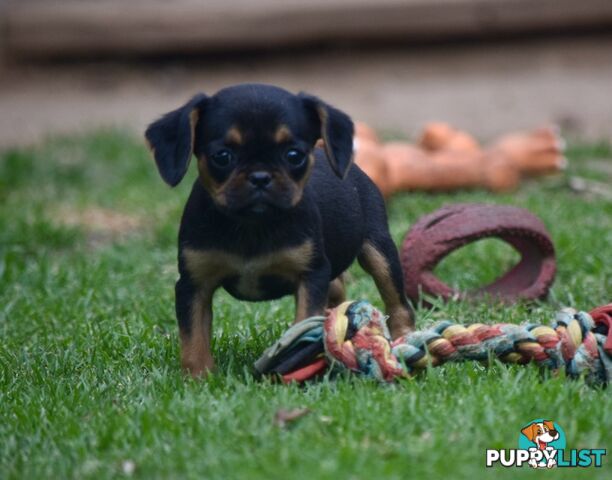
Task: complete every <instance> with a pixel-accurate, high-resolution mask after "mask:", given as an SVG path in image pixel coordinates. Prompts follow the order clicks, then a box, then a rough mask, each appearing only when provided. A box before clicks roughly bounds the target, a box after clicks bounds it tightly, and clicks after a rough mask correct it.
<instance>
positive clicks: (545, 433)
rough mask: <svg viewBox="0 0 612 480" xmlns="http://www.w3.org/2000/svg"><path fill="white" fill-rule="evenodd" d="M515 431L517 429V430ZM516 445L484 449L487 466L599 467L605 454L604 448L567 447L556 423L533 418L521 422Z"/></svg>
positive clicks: (561, 430)
mask: <svg viewBox="0 0 612 480" xmlns="http://www.w3.org/2000/svg"><path fill="white" fill-rule="evenodd" d="M517 430H518V429H517ZM518 437H519V438H518V448H502V449H495V448H488V449H487V450H486V452H485V453H486V461H485V465H486V466H487V467H493V466H494V465H501V466H502V467H506V468H509V467H522V466H524V465H529V466H530V467H531V468H571V467H581V468H586V467H595V468H600V467H601V466H602V464H603V459H604V457H605V456H606V453H607V451H606V449H605V448H580V449H578V448H570V449H568V448H567V442H566V440H565V432H564V431H563V428H561V426H560V425H559V424H558V423H557V422H553V421H551V420H546V419H544V418H536V419H535V420H532V421H531V422H529V423H527V424H525V425H523V427H522V428H521V429H520V433H519V435H518Z"/></svg>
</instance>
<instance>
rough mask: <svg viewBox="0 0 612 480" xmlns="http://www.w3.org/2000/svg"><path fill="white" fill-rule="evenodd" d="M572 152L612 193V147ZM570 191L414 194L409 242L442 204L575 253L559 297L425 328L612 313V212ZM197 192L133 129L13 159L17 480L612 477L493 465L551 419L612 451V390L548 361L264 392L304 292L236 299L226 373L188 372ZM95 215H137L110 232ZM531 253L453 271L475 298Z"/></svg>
mask: <svg viewBox="0 0 612 480" xmlns="http://www.w3.org/2000/svg"><path fill="white" fill-rule="evenodd" d="M569 157H570V161H571V167H570V171H569V174H572V175H573V174H579V175H581V176H584V177H587V178H596V179H599V180H600V181H604V182H607V183H608V184H610V185H612V178H611V177H610V176H607V177H605V174H604V173H601V169H599V170H597V171H594V170H591V159H594V158H598V159H607V160H605V161H607V162H611V161H612V160H610V159H611V158H612V150H611V149H610V147H609V146H607V145H590V146H589V145H575V146H573V147H572V148H571V150H570V152H569ZM192 170H193V169H192ZM608 171H609V170H608ZM565 178H566V177H553V178H548V179H543V180H541V181H533V182H527V183H525V184H524V185H523V186H522V187H521V189H520V190H519V191H517V192H515V193H512V194H507V195H498V196H493V195H490V194H487V193H484V192H463V193H459V194H454V195H427V194H409V195H402V196H398V197H397V198H395V199H394V200H393V201H392V202H391V203H390V205H389V210H390V219H391V229H392V233H393V236H394V238H395V239H396V241H397V242H400V241H401V239H402V237H403V235H404V234H405V232H406V231H407V229H408V227H409V225H410V224H411V223H413V222H414V221H415V220H416V219H417V218H418V217H419V216H421V215H423V214H425V213H427V212H431V211H433V210H434V209H436V208H438V207H439V206H441V205H443V204H446V203H450V202H460V201H461V202H463V201H469V202H482V201H485V202H491V203H511V204H514V205H518V206H522V207H526V208H528V209H530V210H532V211H533V212H535V213H536V214H537V215H539V216H540V217H541V218H542V219H543V220H544V222H545V223H546V225H547V226H548V228H549V229H550V231H551V233H552V236H553V238H554V241H555V244H556V246H557V254H558V266H559V273H558V278H557V281H556V283H555V286H554V288H553V290H552V292H551V295H550V298H549V300H548V302H545V303H540V304H537V305H532V306H528V305H515V306H511V307H503V308H502V307H490V306H487V305H485V304H474V305H469V304H465V303H461V302H455V303H450V304H447V305H442V304H440V305H437V306H436V308H434V309H433V310H429V311H428V310H425V309H422V308H420V309H419V311H418V315H419V320H418V324H419V326H424V325H427V324H428V323H430V322H432V321H434V320H437V319H440V318H445V317H446V318H453V319H457V320H460V321H465V322H472V321H485V322H499V321H509V322H517V323H518V322H522V321H525V320H527V319H529V320H533V321H547V320H549V319H550V318H551V315H552V314H553V312H554V311H555V309H557V308H558V307H559V306H563V305H574V306H576V307H578V308H583V309H589V308H591V307H593V306H596V305H600V304H602V303H607V302H610V301H611V300H612V296H611V295H612V261H611V259H612V202H611V201H610V200H606V199H604V198H601V197H596V196H593V197H591V196H579V195H577V194H574V193H572V192H571V191H570V190H569V189H568V187H567V181H566V179H565ZM192 179H193V172H192V173H191V177H190V179H188V180H187V181H185V182H184V184H183V185H181V186H180V187H179V188H178V189H176V190H174V191H172V190H170V189H168V188H166V187H165V186H164V185H163V184H162V182H161V180H160V179H159V178H158V177H157V173H156V171H155V169H154V166H153V164H152V162H151V160H150V159H149V158H148V154H147V152H146V149H145V148H144V147H143V145H142V143H141V142H140V140H139V139H137V138H132V137H129V136H126V135H122V134H119V133H117V132H100V133H98V134H94V135H89V136H85V137H78V138H61V139H51V140H49V141H47V142H46V143H44V144H42V145H40V146H38V147H36V148H33V149H23V150H12V151H6V152H4V153H2V154H1V156H0V339H1V341H0V478H2V479H11V478H96V479H98V478H111V477H121V476H124V475H128V474H129V472H128V473H126V472H125V471H124V465H125V462H133V464H134V466H135V470H134V471H133V473H132V475H133V476H134V477H138V478H183V477H186V478H198V479H200V478H224V479H225V478H249V479H250V478H266V479H267V478H279V479H281V478H282V479H285V478H310V479H312V478H329V479H341V478H363V479H373V478H397V479H400V478H401V479H403V478H496V479H499V478H516V477H518V476H527V477H530V478H531V477H533V478H535V477H537V478H544V477H547V478H552V477H551V475H554V476H555V478H557V477H563V478H575V477H578V478H582V477H589V478H611V472H612V469H611V468H610V464H611V459H610V457H609V456H608V457H606V458H605V460H604V467H603V468H601V469H597V470H596V469H586V470H577V469H563V470H562V469H558V470H556V471H554V472H549V473H545V472H539V471H537V472H534V471H531V470H530V469H527V468H524V469H522V470H516V469H502V468H494V469H486V468H485V467H484V458H485V457H484V455H485V449H487V448H516V447H517V442H518V434H519V429H520V427H521V426H522V425H523V424H525V423H526V422H528V421H530V420H532V419H534V418H537V417H546V418H551V419H553V420H555V421H556V422H558V423H559V424H560V425H561V426H562V427H563V428H564V429H565V431H566V434H567V438H568V446H569V447H570V448H596V447H603V448H608V449H610V447H611V446H612V443H611V439H612V433H611V432H612V399H611V396H610V393H609V390H608V391H606V390H597V389H593V388H590V387H588V386H586V385H585V384H584V383H583V382H582V381H568V380H565V379H563V378H555V379H549V380H545V381H544V380H542V376H541V375H540V374H539V372H538V371H537V369H536V368H534V367H506V366H502V365H494V366H492V367H491V368H488V369H482V368H481V367H478V366H477V365H474V364H463V365H448V366H445V367H442V368H437V369H434V370H432V371H430V372H427V373H426V374H425V375H424V376H423V377H421V378H417V379H414V380H411V381H405V382H402V383H399V384H396V385H392V386H381V385H378V384H375V383H372V382H370V381H367V380H363V379H358V378H340V379H338V380H336V381H333V382H321V383H317V384H313V385H309V386H306V387H298V386H282V385H275V384H272V383H270V382H267V381H258V380H256V379H255V378H254V377H253V376H252V375H251V373H250V366H251V365H252V363H253V362H254V360H255V359H256V358H257V357H258V356H259V354H260V353H261V352H262V351H263V349H264V348H265V347H266V346H268V345H269V344H271V343H272V342H273V341H274V340H275V339H276V338H277V337H278V336H279V335H280V334H281V333H282V332H283V330H284V329H285V328H286V327H287V325H288V324H289V321H290V319H291V318H292V314H293V313H292V312H293V302H292V300H290V299H284V300H281V301H277V302H270V303H262V304H249V303H240V302H238V301H235V300H233V299H231V298H230V297H229V296H227V295H225V294H222V293H220V294H218V296H217V297H216V299H215V330H214V332H215V337H214V352H215V356H216V358H217V361H218V365H219V372H218V374H216V375H215V376H214V377H211V378H210V379H209V380H207V381H203V382H196V381H192V380H190V379H185V378H184V377H183V375H182V374H181V372H180V370H179V367H178V355H179V352H178V340H177V329H176V326H175V320H174V313H173V312H174V307H173V283H174V280H175V278H176V266H175V258H176V247H175V237H176V232H177V228H178V224H179V216H180V213H181V209H182V206H183V204H184V202H185V199H186V196H187V194H188V190H189V184H190V181H191V180H192ZM92 211H94V212H98V213H100V212H102V215H105V216H108V217H110V218H111V219H113V218H114V217H113V216H116V215H117V214H121V216H120V219H123V220H122V221H120V222H119V225H118V226H117V227H114V228H111V229H109V228H108V227H105V226H104V224H100V222H97V221H95V218H94V220H91V218H92V216H91V212H92ZM94 217H95V215H94ZM75 219H76V220H75ZM126 219H127V220H126ZM122 222H123V223H122ZM515 258H516V254H515V253H514V252H513V251H512V250H511V249H510V248H508V247H507V246H505V245H501V246H500V244H499V243H496V242H495V241H494V240H489V241H485V242H479V243H478V244H475V245H474V246H470V247H468V248H466V249H464V250H461V251H459V252H457V253H455V254H454V255H453V256H452V257H451V258H449V259H447V260H446V261H445V262H444V263H443V264H442V265H441V266H440V268H439V273H440V275H441V276H442V277H443V278H444V279H445V280H446V281H448V282H449V283H451V284H455V285H461V286H466V287H473V286H475V285H477V284H478V283H479V282H482V281H485V280H487V279H491V278H493V277H494V276H495V274H496V273H499V272H500V271H501V269H503V268H504V267H506V266H508V265H509V264H510V263H511V262H512V261H513V259H515ZM351 277H352V278H351V282H350V284H349V289H348V290H349V295H350V297H352V298H367V299H370V300H371V301H373V302H374V303H375V304H377V305H378V306H380V299H379V297H378V294H377V293H376V290H375V288H374V286H373V283H372V281H371V280H370V279H369V278H368V277H367V276H366V275H364V274H363V273H362V272H361V271H360V270H359V269H358V268H357V267H353V269H352V270H351ZM300 406H306V407H309V408H310V409H311V410H312V413H311V414H309V415H307V416H305V417H303V418H301V419H300V420H299V421H297V422H295V424H293V425H292V426H291V427H290V428H288V429H281V428H278V427H277V426H275V425H274V423H273V417H274V413H275V412H276V411H277V410H278V409H280V408H293V407H300ZM609 455H610V454H609Z"/></svg>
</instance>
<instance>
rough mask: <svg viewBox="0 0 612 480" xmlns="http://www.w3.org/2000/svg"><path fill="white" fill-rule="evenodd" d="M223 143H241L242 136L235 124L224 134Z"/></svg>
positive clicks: (242, 141)
mask: <svg viewBox="0 0 612 480" xmlns="http://www.w3.org/2000/svg"><path fill="white" fill-rule="evenodd" d="M225 143H233V144H234V145H242V144H243V143H244V136H243V135H242V132H241V131H240V129H239V128H238V127H237V126H235V125H234V126H233V127H231V128H230V129H229V130H228V131H227V133H226V134H225Z"/></svg>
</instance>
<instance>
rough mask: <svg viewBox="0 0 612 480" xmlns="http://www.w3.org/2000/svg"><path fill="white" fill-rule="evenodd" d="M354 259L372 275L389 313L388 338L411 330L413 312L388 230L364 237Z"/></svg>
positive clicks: (412, 326) (412, 327)
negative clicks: (372, 237) (370, 236)
mask: <svg viewBox="0 0 612 480" xmlns="http://www.w3.org/2000/svg"><path fill="white" fill-rule="evenodd" d="M357 259H358V260H359V264H360V265H361V267H362V268H363V269H364V270H365V271H366V272H368V273H369V274H370V275H372V278H373V279H374V283H376V287H377V288H378V291H379V292H380V295H381V297H382V300H383V302H384V304H385V310H386V313H387V315H389V320H388V321H387V325H388V326H389V330H390V332H391V336H392V338H394V339H395V338H397V337H399V336H401V335H403V334H405V333H407V332H409V331H411V330H413V329H414V313H413V312H412V309H411V308H410V305H409V304H408V300H407V299H406V294H405V293H404V277H403V273H402V267H401V265H400V261H399V255H398V253H397V248H396V247H395V244H394V243H393V240H392V239H391V237H390V236H389V234H388V232H383V233H380V232H379V234H378V235H377V237H376V238H375V239H366V241H365V242H364V243H363V246H362V247H361V252H360V253H359V255H358V257H357Z"/></svg>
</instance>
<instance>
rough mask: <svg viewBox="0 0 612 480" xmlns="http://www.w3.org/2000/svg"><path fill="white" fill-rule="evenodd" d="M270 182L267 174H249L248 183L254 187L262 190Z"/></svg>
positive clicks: (261, 172) (270, 176)
mask: <svg viewBox="0 0 612 480" xmlns="http://www.w3.org/2000/svg"><path fill="white" fill-rule="evenodd" d="M271 181H272V175H270V174H269V173H268V172H263V171H258V172H251V173H250V174H249V182H250V183H251V185H253V186H254V187H259V188H264V187H266V186H267V185H268V184H269V183H270V182H271Z"/></svg>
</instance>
